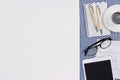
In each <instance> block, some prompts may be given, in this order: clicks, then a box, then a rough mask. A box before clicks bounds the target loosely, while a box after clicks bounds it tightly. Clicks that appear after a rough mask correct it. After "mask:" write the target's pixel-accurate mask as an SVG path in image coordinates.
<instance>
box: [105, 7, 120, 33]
mask: <svg viewBox="0 0 120 80" xmlns="http://www.w3.org/2000/svg"><path fill="white" fill-rule="evenodd" d="M116 12H119V13H120V5H113V6H111V7H109V8H108V9H107V10H106V11H105V13H104V15H103V24H104V25H105V27H106V28H107V29H109V30H111V31H114V32H120V24H115V23H114V22H113V20H112V15H113V14H114V13H116Z"/></svg>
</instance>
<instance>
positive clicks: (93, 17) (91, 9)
mask: <svg viewBox="0 0 120 80" xmlns="http://www.w3.org/2000/svg"><path fill="white" fill-rule="evenodd" d="M88 7H89V11H90V15H91V19H92V22H93V25H94V27H95V29H96V31H97V32H98V29H97V22H96V19H95V14H94V10H93V6H92V5H91V4H89V6H88Z"/></svg>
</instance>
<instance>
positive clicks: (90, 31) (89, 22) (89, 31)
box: [84, 2, 110, 37]
mask: <svg viewBox="0 0 120 80" xmlns="http://www.w3.org/2000/svg"><path fill="white" fill-rule="evenodd" d="M91 5H92V6H93V10H94V14H95V18H96V21H97V16H96V6H99V8H100V11H101V18H102V17H103V14H104V12H105V10H106V9H107V2H98V3H92V4H91ZM88 6H89V4H84V15H85V21H86V32H87V36H88V37H95V36H104V35H110V31H109V30H108V29H106V28H105V26H104V25H103V23H102V31H103V32H102V34H101V33H100V30H98V32H97V31H96V29H95V27H94V25H93V22H92V19H91V15H90V12H89V8H88Z"/></svg>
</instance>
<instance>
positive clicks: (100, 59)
mask: <svg viewBox="0 0 120 80" xmlns="http://www.w3.org/2000/svg"><path fill="white" fill-rule="evenodd" d="M105 60H110V62H111V68H112V75H113V80H115V77H114V71H113V65H112V59H111V57H110V56H107V57H96V58H92V59H85V60H83V63H82V65H83V73H84V79H85V80H87V79H86V73H85V66H84V64H85V63H93V62H99V61H105Z"/></svg>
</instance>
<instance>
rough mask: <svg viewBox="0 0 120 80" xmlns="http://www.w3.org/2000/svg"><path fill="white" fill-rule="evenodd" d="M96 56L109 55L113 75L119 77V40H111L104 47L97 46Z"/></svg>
mask: <svg viewBox="0 0 120 80" xmlns="http://www.w3.org/2000/svg"><path fill="white" fill-rule="evenodd" d="M98 56H111V58H112V62H113V64H112V65H113V72H114V76H115V78H119V79H120V41H112V42H111V45H110V46H109V47H108V48H106V49H102V48H100V47H99V48H98V52H97V54H96V57H98Z"/></svg>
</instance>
